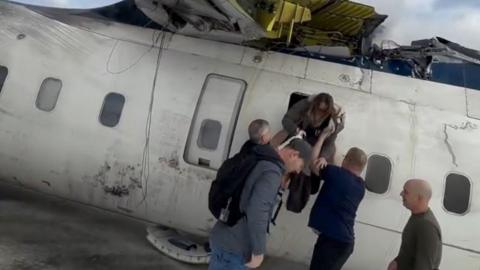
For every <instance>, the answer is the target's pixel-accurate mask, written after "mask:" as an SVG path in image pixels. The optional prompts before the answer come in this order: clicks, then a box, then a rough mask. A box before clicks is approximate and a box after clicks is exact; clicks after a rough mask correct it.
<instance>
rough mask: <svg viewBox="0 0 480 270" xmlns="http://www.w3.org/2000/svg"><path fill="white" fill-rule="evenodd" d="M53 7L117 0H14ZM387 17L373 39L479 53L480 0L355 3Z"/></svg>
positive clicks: (92, 4)
mask: <svg viewBox="0 0 480 270" xmlns="http://www.w3.org/2000/svg"><path fill="white" fill-rule="evenodd" d="M0 1H1V0H0ZM16 1H17V2H23V3H31V4H48V5H50V6H52V5H53V6H56V7H67V6H68V7H73V8H92V7H98V6H104V5H109V4H113V3H115V2H119V1H118V0H16ZM356 1H358V2H361V3H364V4H368V5H372V6H374V7H375V8H376V10H377V12H379V13H382V14H386V15H389V17H388V18H387V20H386V21H385V22H384V23H383V27H382V28H381V29H380V31H379V33H378V35H377V38H376V40H379V39H392V40H394V41H397V43H401V44H409V43H410V41H411V40H415V39H423V38H431V37H434V36H441V37H443V38H446V39H449V40H451V41H454V42H457V43H460V44H462V45H464V46H466V47H470V48H472V49H476V50H480V0H356Z"/></svg>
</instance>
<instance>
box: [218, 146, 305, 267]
mask: <svg viewBox="0 0 480 270" xmlns="http://www.w3.org/2000/svg"><path fill="white" fill-rule="evenodd" d="M251 151H252V153H253V155H254V156H255V158H254V159H253V158H252V160H254V161H255V164H254V166H253V169H251V170H250V171H249V172H248V174H246V176H245V180H244V181H240V182H242V184H240V186H241V192H240V195H239V196H238V197H239V200H238V206H237V207H236V208H238V213H241V214H240V215H238V217H237V218H233V219H232V218H231V217H232V213H233V211H234V210H235V207H233V208H232V207H229V205H230V203H231V202H232V200H230V199H229V200H228V204H227V206H226V207H225V209H226V210H227V211H222V213H220V214H219V213H218V211H217V212H215V211H213V210H215V209H213V208H215V207H212V206H215V205H214V203H212V202H211V200H212V198H211V197H210V196H212V194H213V193H217V194H222V192H219V190H220V191H221V189H217V190H216V192H212V189H211V190H210V193H211V194H209V197H210V198H209V208H210V210H211V211H212V213H214V215H215V216H216V217H217V218H218V219H219V221H217V223H216V224H215V226H214V227H213V229H212V232H211V235H210V245H211V248H212V253H211V257H210V265H209V270H240V269H246V268H247V267H248V268H257V267H258V266H260V264H261V263H262V262H263V256H264V254H265V249H266V236H267V228H268V225H269V223H270V220H271V217H272V212H273V208H274V206H275V201H276V196H277V192H278V190H279V187H280V183H281V179H282V176H283V175H284V174H286V173H290V172H300V171H302V170H304V172H305V173H307V174H308V173H309V171H308V164H309V160H310V157H311V147H310V145H309V144H308V143H306V142H305V141H303V140H301V139H297V138H296V139H293V140H291V141H290V143H289V144H288V145H287V146H286V147H285V148H283V149H281V150H275V149H274V148H273V147H271V146H269V145H258V146H254V147H253V148H252V150H251ZM240 154H241V153H239V154H237V155H240ZM235 158H236V157H235V156H234V157H233V158H231V159H230V160H227V161H226V162H225V163H228V162H232V161H231V160H233V161H235V160H236V159H235ZM238 160H239V161H238V162H236V163H235V162H232V163H234V164H233V167H235V165H238V166H239V167H240V168H237V169H238V170H237V171H236V170H235V169H230V170H222V167H223V166H224V165H222V167H221V168H220V169H219V172H218V174H217V179H216V180H215V181H219V183H220V186H221V182H222V179H228V180H230V181H231V182H239V181H238V179H239V178H242V172H243V171H246V170H244V169H243V168H241V167H248V166H247V165H245V164H249V163H250V162H244V161H242V159H238ZM243 160H245V159H243ZM246 160H249V159H248V158H246ZM225 163H224V164H225ZM304 165H306V166H304ZM231 166H232V165H231ZM247 170H248V169H247ZM232 175H233V176H237V177H231V178H229V177H228V176H232ZM215 181H214V184H215ZM224 182H225V181H224ZM214 184H212V187H213V186H214ZM224 185H225V184H224ZM217 188H218V187H217ZM232 197H234V196H232ZM225 209H222V210H225ZM225 212H227V213H225ZM233 216H236V215H233ZM225 217H226V218H225ZM229 217H230V218H229Z"/></svg>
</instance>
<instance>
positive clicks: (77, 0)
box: [0, 0, 121, 9]
mask: <svg viewBox="0 0 480 270" xmlns="http://www.w3.org/2000/svg"><path fill="white" fill-rule="evenodd" d="M0 1H1V0H0ZM11 2H17V3H22V4H29V5H38V6H49V7H56V8H71V9H88V8H98V7H103V6H108V5H112V4H115V3H118V2H121V0H11Z"/></svg>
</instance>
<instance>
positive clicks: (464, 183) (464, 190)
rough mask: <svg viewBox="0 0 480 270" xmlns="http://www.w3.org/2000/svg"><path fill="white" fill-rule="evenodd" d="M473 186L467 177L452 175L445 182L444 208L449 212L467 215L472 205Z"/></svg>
mask: <svg viewBox="0 0 480 270" xmlns="http://www.w3.org/2000/svg"><path fill="white" fill-rule="evenodd" d="M470 189H471V184H470V181H469V180H468V178H467V177H465V176H463V175H460V174H456V173H451V174H449V175H448V176H447V179H446V182H445V193H444V197H443V206H444V207H445V209H446V210H447V211H449V212H452V213H456V214H461V215H463V214H465V213H466V212H467V211H468V208H469V205H470V195H471V191H470Z"/></svg>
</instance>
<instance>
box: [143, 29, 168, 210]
mask: <svg viewBox="0 0 480 270" xmlns="http://www.w3.org/2000/svg"><path fill="white" fill-rule="evenodd" d="M167 36H168V34H167V33H166V32H163V31H160V34H159V35H158V36H157V37H156V38H152V40H153V43H152V47H153V46H154V45H155V44H157V43H158V40H159V39H160V46H159V49H158V54H157V62H156V65H155V73H154V77H153V83H152V89H151V91H150V104H149V107H148V114H147V123H146V125H145V144H144V147H143V155H142V167H141V170H140V181H141V182H142V191H143V196H142V200H141V201H140V202H139V203H138V206H139V205H141V204H142V203H143V202H144V201H145V199H146V198H147V193H148V180H149V176H150V131H151V125H152V111H153V104H154V100H155V89H156V86H157V76H158V70H159V68H160V60H161V59H162V55H163V50H164V48H165V43H166V40H167Z"/></svg>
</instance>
